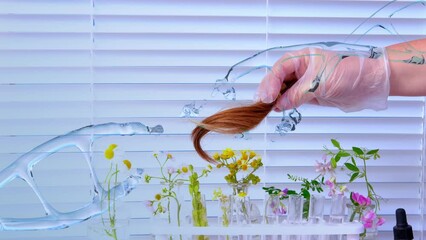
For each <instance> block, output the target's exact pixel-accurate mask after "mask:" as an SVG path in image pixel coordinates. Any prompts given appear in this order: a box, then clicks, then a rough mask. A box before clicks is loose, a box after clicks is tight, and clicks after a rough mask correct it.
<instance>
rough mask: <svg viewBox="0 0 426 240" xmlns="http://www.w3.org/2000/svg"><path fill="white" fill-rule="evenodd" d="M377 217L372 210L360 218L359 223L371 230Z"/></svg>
mask: <svg viewBox="0 0 426 240" xmlns="http://www.w3.org/2000/svg"><path fill="white" fill-rule="evenodd" d="M376 217H377V215H376V213H375V212H374V211H373V210H370V211H368V212H367V213H366V214H364V216H362V218H361V221H362V224H363V225H364V227H365V228H372V227H373V225H374V224H373V223H374V220H375V219H376Z"/></svg>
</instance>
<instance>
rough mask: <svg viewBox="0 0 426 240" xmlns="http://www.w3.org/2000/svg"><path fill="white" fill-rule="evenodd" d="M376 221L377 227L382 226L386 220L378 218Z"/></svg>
mask: <svg viewBox="0 0 426 240" xmlns="http://www.w3.org/2000/svg"><path fill="white" fill-rule="evenodd" d="M377 220H378V221H377V223H376V225H377V226H382V225H383V224H384V223H385V222H386V220H385V219H384V218H382V217H378V218H377Z"/></svg>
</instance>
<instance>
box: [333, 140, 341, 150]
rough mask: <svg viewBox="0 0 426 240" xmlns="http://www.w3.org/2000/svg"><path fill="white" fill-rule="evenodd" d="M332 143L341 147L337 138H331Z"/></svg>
mask: <svg viewBox="0 0 426 240" xmlns="http://www.w3.org/2000/svg"><path fill="white" fill-rule="evenodd" d="M331 143H332V144H333V146H335V147H336V148H338V149H340V143H339V142H338V141H337V140H336V139H331Z"/></svg>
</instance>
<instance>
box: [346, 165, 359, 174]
mask: <svg viewBox="0 0 426 240" xmlns="http://www.w3.org/2000/svg"><path fill="white" fill-rule="evenodd" d="M345 166H346V168H347V169H349V170H351V171H352V172H359V169H358V167H357V166H355V165H353V164H351V163H345Z"/></svg>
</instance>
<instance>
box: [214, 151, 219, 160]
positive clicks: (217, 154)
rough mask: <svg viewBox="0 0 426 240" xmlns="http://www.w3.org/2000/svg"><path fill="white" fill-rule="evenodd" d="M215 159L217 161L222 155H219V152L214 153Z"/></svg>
mask: <svg viewBox="0 0 426 240" xmlns="http://www.w3.org/2000/svg"><path fill="white" fill-rule="evenodd" d="M213 159H214V160H215V161H218V160H219V159H220V155H219V153H214V154H213Z"/></svg>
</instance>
